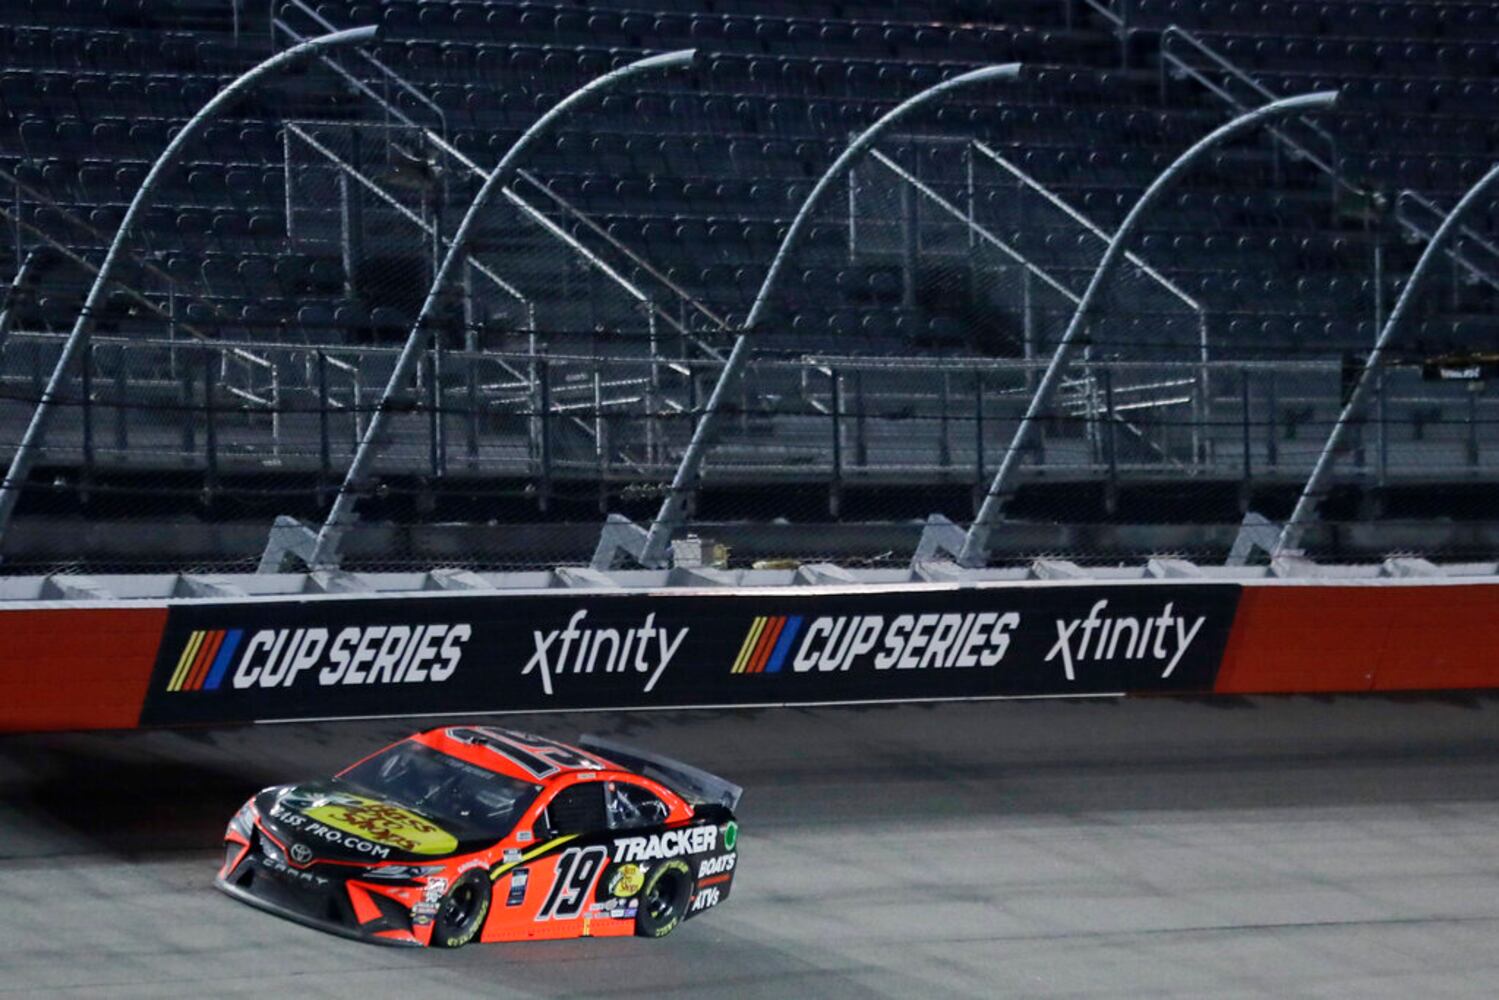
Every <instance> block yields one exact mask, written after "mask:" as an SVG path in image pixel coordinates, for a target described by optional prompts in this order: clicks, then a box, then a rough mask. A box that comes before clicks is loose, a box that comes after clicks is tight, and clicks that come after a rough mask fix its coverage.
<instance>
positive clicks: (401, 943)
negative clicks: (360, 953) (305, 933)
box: [213, 878, 426, 948]
mask: <svg viewBox="0 0 1499 1000" xmlns="http://www.w3.org/2000/svg"><path fill="white" fill-rule="evenodd" d="M213 887H214V888H215V889H217V890H219V891H220V892H222V893H225V894H227V895H230V896H233V897H234V898H235V899H237V900H239V901H240V902H242V903H249V904H250V905H251V906H253V907H255V908H256V909H258V910H264V911H265V912H267V913H274V914H275V915H276V916H278V917H285V918H286V919H287V920H293V921H296V922H297V923H299V924H302V925H304V926H306V927H315V928H317V929H318V930H320V931H327V932H328V933H329V934H337V935H338V936H339V937H345V938H349V939H350V940H353V941H366V942H369V943H370V944H384V945H390V946H392V947H395V948H424V947H426V945H425V944H423V943H422V942H421V941H418V940H417V939H416V938H415V937H410V936H408V937H404V938H402V937H381V936H379V935H378V934H376V933H375V932H373V931H367V930H364V929H362V928H359V927H350V926H348V925H347V924H343V923H339V922H338V921H335V920H322V919H319V918H317V917H315V916H312V915H311V914H309V913H305V912H303V911H301V910H298V909H295V908H293V907H290V906H287V905H285V904H283V903H279V902H275V901H273V900H271V899H267V898H265V897H263V896H257V895H256V894H255V893H254V892H252V891H251V890H249V889H241V888H240V887H239V886H236V885H231V884H230V883H229V882H227V881H225V880H224V879H222V878H215V879H214V880H213Z"/></svg>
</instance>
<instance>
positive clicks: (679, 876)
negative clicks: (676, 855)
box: [635, 861, 692, 938]
mask: <svg viewBox="0 0 1499 1000" xmlns="http://www.w3.org/2000/svg"><path fill="white" fill-rule="evenodd" d="M691 895H692V872H691V870H690V869H689V868H688V867H687V863H686V862H685V861H666V862H663V863H661V864H659V865H657V866H656V867H655V870H653V871H652V872H651V873H650V874H649V875H647V876H646V878H645V885H643V886H641V888H640V909H639V910H638V911H637V912H636V914H635V933H636V934H639V935H640V936H641V937H657V938H659V937H666V935H668V934H670V933H671V932H672V931H674V930H676V927H677V924H679V923H681V922H682V914H684V913H686V912H687V900H688V898H689V897H691Z"/></svg>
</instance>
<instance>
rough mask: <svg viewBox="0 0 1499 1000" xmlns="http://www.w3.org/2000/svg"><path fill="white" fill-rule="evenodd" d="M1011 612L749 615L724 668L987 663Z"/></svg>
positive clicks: (802, 670) (1012, 618) (1012, 622)
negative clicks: (744, 631)
mask: <svg viewBox="0 0 1499 1000" xmlns="http://www.w3.org/2000/svg"><path fill="white" fill-rule="evenodd" d="M1019 625H1020V613H1019V612H1018V611H1006V612H999V611H970V612H966V613H963V612H950V613H938V612H932V613H929V614H924V615H892V616H886V615H823V616H820V617H816V618H813V619H811V621H810V622H809V623H808V624H807V626H806V629H805V631H804V630H803V628H802V619H801V618H799V617H796V616H791V617H787V616H771V617H766V618H756V619H755V620H754V623H753V624H751V625H750V630H749V633H748V634H747V635H745V637H744V643H743V644H742V645H741V646H740V649H739V656H738V657H737V658H736V659H735V660H734V664H733V666H732V667H731V668H730V671H729V672H730V673H734V674H774V673H780V672H781V671H782V668H783V667H784V666H786V665H789V666H790V669H791V672H792V673H797V674H806V673H831V672H834V671H845V670H853V669H855V668H857V669H860V670H864V669H871V668H872V669H874V670H927V669H944V668H956V669H969V668H972V667H993V666H996V665H997V664H999V663H1000V661H1002V660H1003V659H1004V657H1005V653H1006V652H1007V651H1008V650H1009V648H1010V636H1011V633H1012V632H1013V631H1014V630H1015V629H1016V628H1017V627H1018V626H1019Z"/></svg>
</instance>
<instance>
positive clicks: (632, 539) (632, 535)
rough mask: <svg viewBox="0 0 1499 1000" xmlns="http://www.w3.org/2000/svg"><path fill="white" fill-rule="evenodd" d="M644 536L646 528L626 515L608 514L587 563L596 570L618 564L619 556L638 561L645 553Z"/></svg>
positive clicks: (608, 568) (611, 567)
mask: <svg viewBox="0 0 1499 1000" xmlns="http://www.w3.org/2000/svg"><path fill="white" fill-rule="evenodd" d="M646 538H647V532H646V530H645V529H644V528H642V527H640V526H639V525H638V524H636V523H635V522H633V521H631V520H630V519H629V518H628V517H625V516H624V515H623V514H610V515H609V516H608V517H606V518H605V519H604V526H603V527H602V528H600V529H599V544H598V547H597V548H595V549H594V550H593V558H592V559H590V560H589V562H588V565H589V566H591V567H592V568H594V569H597V570H611V569H614V567H615V566H617V565H618V563H619V558H620V556H628V557H629V558H631V559H633V560H635V561H636V562H637V563H639V562H641V559H642V557H643V556H644V555H645V540H646Z"/></svg>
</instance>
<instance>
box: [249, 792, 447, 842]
mask: <svg viewBox="0 0 1499 1000" xmlns="http://www.w3.org/2000/svg"><path fill="white" fill-rule="evenodd" d="M271 818H272V819H274V820H277V821H278V822H281V823H285V824H286V825H287V826H290V827H292V828H294V829H296V830H297V831H298V832H299V833H302V834H305V835H307V836H313V837H322V838H323V839H324V840H327V841H330V842H332V843H336V844H342V845H343V846H345V847H348V848H351V849H353V850H356V851H359V852H361V853H363V854H369V855H372V856H374V857H380V858H384V857H389V855H390V849H391V848H395V849H396V850H399V851H406V852H408V853H410V854H430V855H438V854H451V853H452V852H453V851H454V850H456V849H457V847H458V841H457V840H456V839H455V838H454V837H453V835H452V834H450V833H448V832H447V831H446V830H444V829H442V828H441V827H439V826H437V825H436V824H435V823H433V822H431V821H430V820H427V819H424V818H423V817H421V816H418V815H417V814H416V813H414V812H411V811H409V810H406V809H402V808H401V807H400V806H395V805H391V804H390V803H388V802H380V801H378V800H376V799H369V798H365V797H364V796H362V795H352V794H350V793H347V792H330V793H327V794H317V795H309V794H307V793H303V792H296V791H293V792H291V793H288V794H287V795H285V796H283V797H282V798H281V800H280V801H278V802H277V803H276V804H275V805H274V806H273V807H272V808H271Z"/></svg>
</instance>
